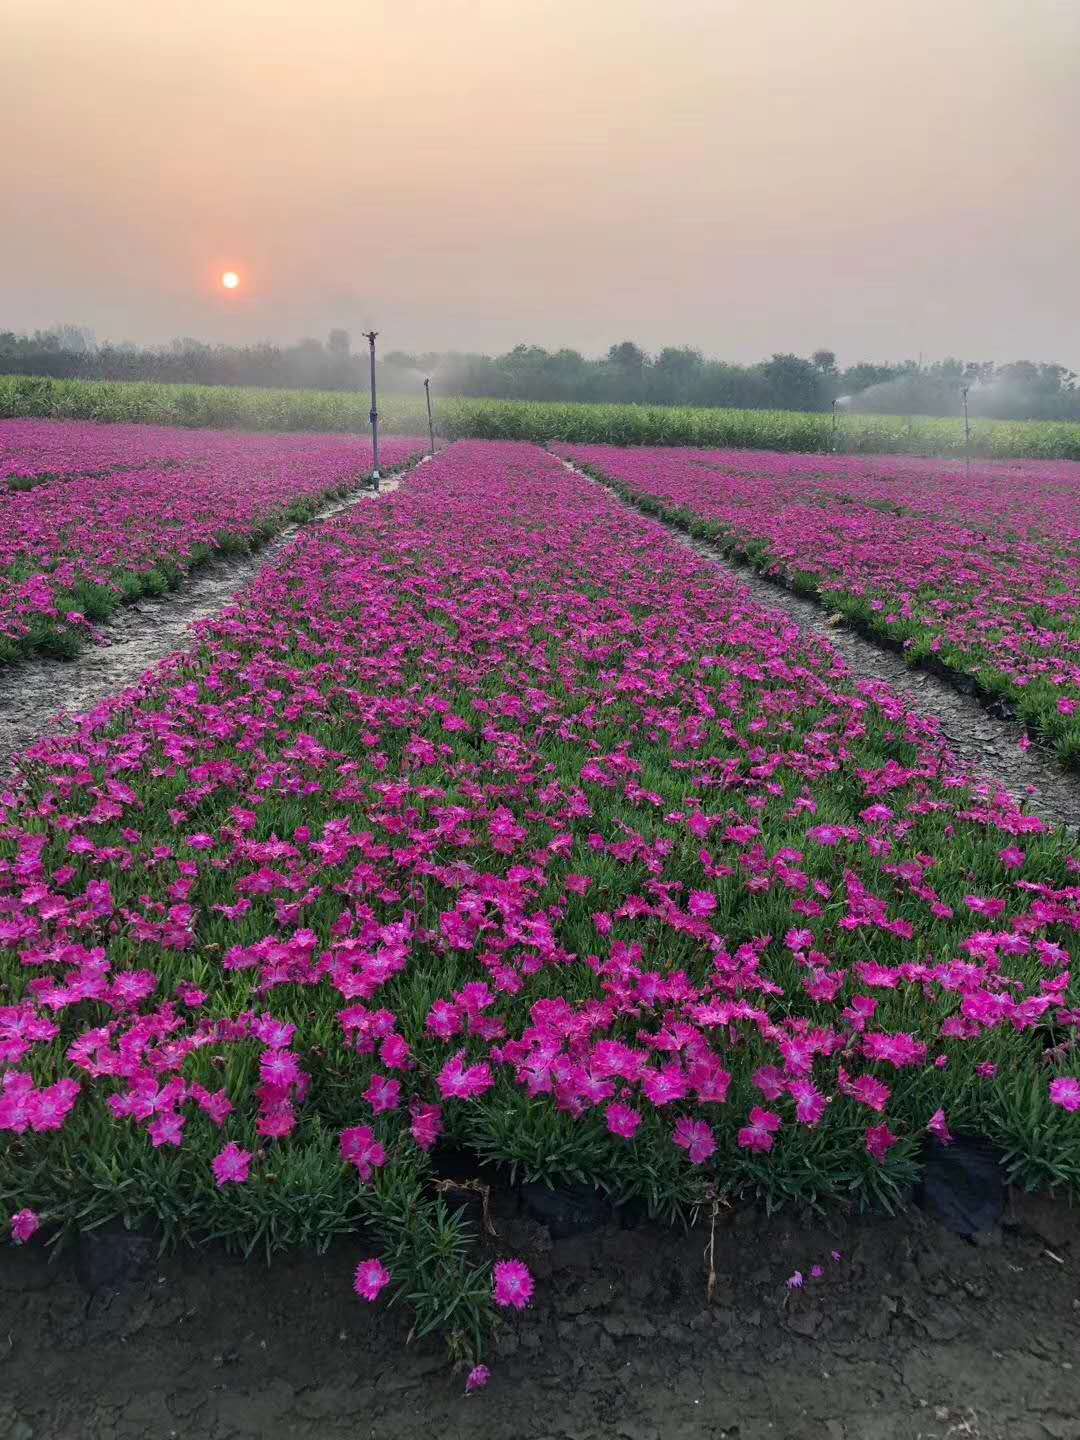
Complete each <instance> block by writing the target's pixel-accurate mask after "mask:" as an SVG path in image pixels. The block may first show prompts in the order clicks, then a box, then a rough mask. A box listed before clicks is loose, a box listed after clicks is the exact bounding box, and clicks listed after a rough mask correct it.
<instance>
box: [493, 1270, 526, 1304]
mask: <svg viewBox="0 0 1080 1440" xmlns="http://www.w3.org/2000/svg"><path fill="white" fill-rule="evenodd" d="M493 1273H494V1287H493V1288H494V1297H495V1304H496V1305H501V1306H502V1307H503V1309H507V1308H509V1309H513V1310H524V1309H525V1307H526V1305H528V1303H529V1301H530V1300H531V1299H532V1293H533V1288H534V1282H533V1277H532V1275H531V1274H530V1272H529V1267H528V1266H527V1265H526V1264H525V1263H524V1262H523V1261H521V1260H497V1261H496V1262H495V1269H494V1272H493Z"/></svg>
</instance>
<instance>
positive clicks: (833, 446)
mask: <svg viewBox="0 0 1080 1440" xmlns="http://www.w3.org/2000/svg"><path fill="white" fill-rule="evenodd" d="M838 398H839V397H837V399H838ZM832 448H833V454H835V453H836V400H835V399H834V400H833V402H832Z"/></svg>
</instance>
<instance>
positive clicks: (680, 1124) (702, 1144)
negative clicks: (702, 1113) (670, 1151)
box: [674, 1115, 716, 1165]
mask: <svg viewBox="0 0 1080 1440" xmlns="http://www.w3.org/2000/svg"><path fill="white" fill-rule="evenodd" d="M674 1140H675V1144H676V1145H678V1146H679V1147H680V1148H681V1149H683V1150H685V1151H686V1153H687V1155H689V1157H690V1163H691V1164H692V1165H704V1164H705V1161H706V1160H708V1158H709V1156H710V1155H712V1153H713V1152H714V1151H715V1149H716V1140H715V1139H714V1137H713V1132H712V1131H711V1130H710V1129H709V1127H708V1125H706V1124H705V1122H704V1121H703V1120H691V1119H689V1117H688V1116H685V1115H684V1116H682V1117H681V1119H679V1120H677V1121H676V1123H675V1135H674Z"/></svg>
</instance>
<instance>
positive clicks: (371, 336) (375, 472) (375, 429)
mask: <svg viewBox="0 0 1080 1440" xmlns="http://www.w3.org/2000/svg"><path fill="white" fill-rule="evenodd" d="M378 333H379V332H378V331H377V330H365V331H364V332H363V335H364V339H365V340H366V341H367V342H368V345H369V346H370V347H371V413H370V415H369V416H368V419H369V420H370V421H371V458H372V461H373V462H374V463H373V464H372V468H371V479H372V481H373V482H374V486H375V489H376V490H378V488H379V479H380V475H379V409H378V405H377V404H376V401H375V337H376V335H378Z"/></svg>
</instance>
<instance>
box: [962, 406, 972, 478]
mask: <svg viewBox="0 0 1080 1440" xmlns="http://www.w3.org/2000/svg"><path fill="white" fill-rule="evenodd" d="M968 388H969V387H968V386H967V385H961V387H960V398H961V400H963V402H964V465H965V466H966V468H967V469H968V471H969V472H970V470H971V421H970V420H969V419H968V399H967V397H968Z"/></svg>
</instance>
